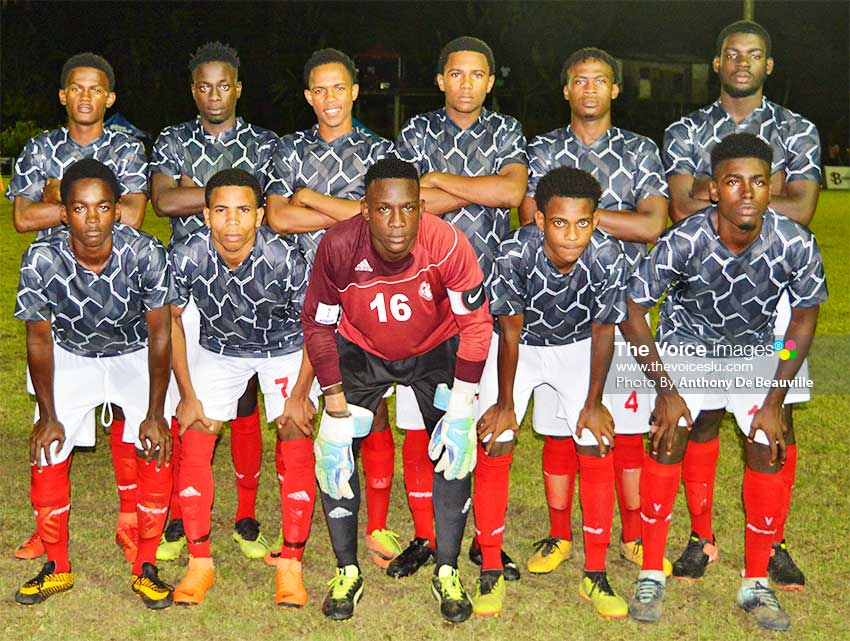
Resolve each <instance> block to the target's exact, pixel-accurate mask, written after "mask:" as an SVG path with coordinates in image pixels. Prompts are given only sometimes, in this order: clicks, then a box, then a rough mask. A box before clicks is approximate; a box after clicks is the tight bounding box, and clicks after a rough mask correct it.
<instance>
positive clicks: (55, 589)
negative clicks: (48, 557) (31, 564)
mask: <svg viewBox="0 0 850 641" xmlns="http://www.w3.org/2000/svg"><path fill="white" fill-rule="evenodd" d="M73 587H74V573H73V572H71V571H70V570H69V571H68V572H56V562H55V561H48V562H47V563H45V564H44V566H42V568H41V572H39V573H38V574H36V575H35V576H34V577H33V578H31V579H30V580H29V581H27V582H26V583H24V584H23V585H22V586H21V587H20V588H18V591H17V592H16V593H15V601H16V602H17V603H20V604H21V605H36V604H37V603H43V602H44V601H45V600H47V597H50V596H53V595H54V594H59V593H60V592H67V591H68V590H70V589H71V588H73Z"/></svg>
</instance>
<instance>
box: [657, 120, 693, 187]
mask: <svg viewBox="0 0 850 641" xmlns="http://www.w3.org/2000/svg"><path fill="white" fill-rule="evenodd" d="M693 156H694V141H693V139H692V138H691V131H690V128H689V127H688V124H687V122H686V120H685V119H684V118H683V119H681V120H678V121H676V122H674V123H673V124H672V125H670V126H669V127H667V129H666V130H665V132H664V142H663V145H662V156H661V160H662V163H663V165H664V169H665V171H666V172H667V176H678V175H681V174H685V175H688V176H696V173H697V166H696V163H695V162H694V160H693Z"/></svg>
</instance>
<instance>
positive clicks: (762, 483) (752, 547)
mask: <svg viewBox="0 0 850 641" xmlns="http://www.w3.org/2000/svg"><path fill="white" fill-rule="evenodd" d="M784 504H785V488H784V487H783V479H782V472H781V471H780V472H777V473H776V474H763V473H760V472H755V471H753V470H751V469H750V468H749V467H747V469H746V471H745V472H744V512H745V513H746V515H747V529H746V532H745V533H744V566H745V568H744V577H745V578H747V579H750V578H753V579H760V578H764V577H766V576H767V564H768V561H770V552H771V549H772V548H773V541H774V539H775V537H776V527H777V525H778V524H779V519H780V517H781V515H782V508H783V506H784Z"/></svg>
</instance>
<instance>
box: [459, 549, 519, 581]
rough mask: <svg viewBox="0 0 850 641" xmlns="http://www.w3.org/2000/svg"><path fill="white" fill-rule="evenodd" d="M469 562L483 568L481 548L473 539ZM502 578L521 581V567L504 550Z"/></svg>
mask: <svg viewBox="0 0 850 641" xmlns="http://www.w3.org/2000/svg"><path fill="white" fill-rule="evenodd" d="M469 560H470V561H472V562H473V563H474V564H475V565H477V566H478V567H481V564H482V562H483V561H482V559H481V548H480V547H479V546H477V545H476V544H475V539H472V543H470V545H469ZM502 576H503V577H505V581H519V580H520V573H519V566H518V565H517V564H516V563H514V560H513V559H512V558H511V557H509V556H508V555H507V553H506V552H505V551H504V550H502Z"/></svg>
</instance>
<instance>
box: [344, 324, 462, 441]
mask: <svg viewBox="0 0 850 641" xmlns="http://www.w3.org/2000/svg"><path fill="white" fill-rule="evenodd" d="M336 343H337V347H338V348H339V367H340V370H341V372H342V386H343V389H344V390H345V398H346V400H347V401H348V402H349V403H353V404H354V405H359V406H360V407H365V408H366V409H368V410H371V411H372V412H374V411H375V410H376V409H377V407H378V404H379V403H380V402H381V399H382V398H383V397H384V394H385V393H386V391H387V388H388V387H390V386H391V385H392V384H393V383H398V384H399V385H407V386H408V387H410V388H411V389H412V390H413V394H414V395H415V396H416V402H417V404H418V405H419V411H420V412H422V419H423V420H424V422H425V429H426V430H428V433H429V434H430V433H431V432H432V431H433V430H434V427H435V426H436V425H437V421H438V420H440V418H441V417H442V416H443V414H444V413H445V411H444V410H441V409H437V408H436V407H434V391H435V390H436V389H437V385H439V384H440V383H445V384H446V385H448V386H449V387H451V386H452V382H453V381H454V375H455V358H456V357H457V349H458V345H459V343H460V337H459V336H458V335H455V336H452V337H451V338H450V339H448V340H447V341H444V342H443V343H440V344H439V345H437V346H436V347H435V348H434V349H432V350H431V351H430V352H425V353H424V354H421V355H420V356H413V357H411V358H404V359H402V360H399V361H385V360H384V359H383V358H379V357H377V356H375V355H374V354H370V353H369V352H367V351H366V350H364V349H363V348H362V347H360V346H359V345H357V344H355V343H352V342H351V341H349V340H348V339H346V338H344V337H343V336H342V334H337V339H336Z"/></svg>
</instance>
